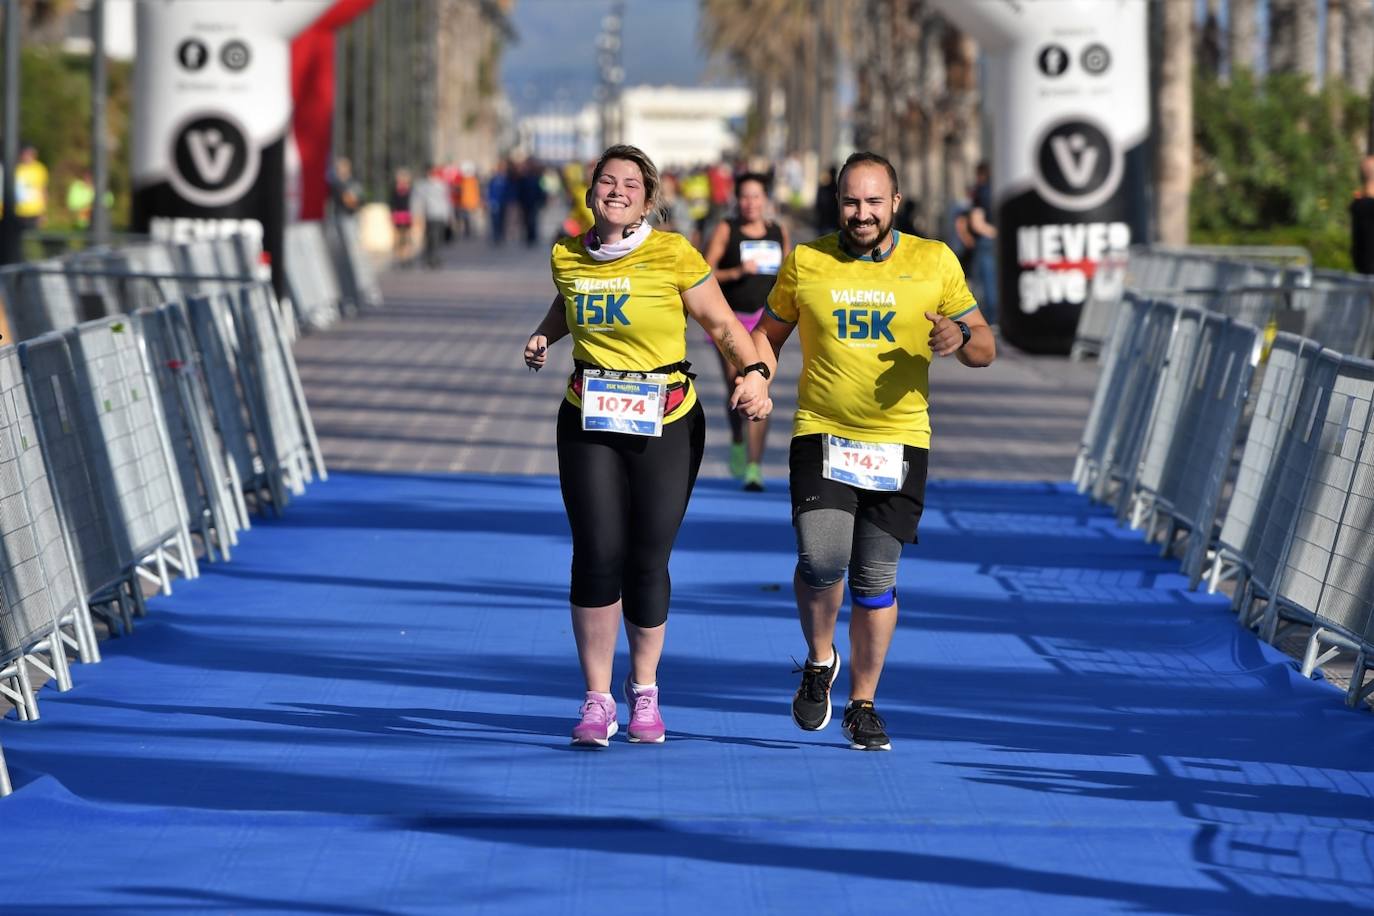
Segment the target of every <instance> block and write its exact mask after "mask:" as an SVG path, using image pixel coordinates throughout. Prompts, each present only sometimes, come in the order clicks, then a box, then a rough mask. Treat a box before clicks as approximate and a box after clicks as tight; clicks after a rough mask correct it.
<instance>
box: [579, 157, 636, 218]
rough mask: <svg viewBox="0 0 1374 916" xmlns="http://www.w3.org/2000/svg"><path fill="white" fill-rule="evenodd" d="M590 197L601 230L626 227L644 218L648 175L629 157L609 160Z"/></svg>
mask: <svg viewBox="0 0 1374 916" xmlns="http://www.w3.org/2000/svg"><path fill="white" fill-rule="evenodd" d="M587 196H588V197H589V198H590V199H589V200H588V201H587V206H589V207H591V210H592V215H593V216H595V217H596V224H597V227H598V229H624V228H625V227H627V226H632V225H634V224H635V223H638V222H640V221H641V220H643V219H644V209H645V205H644V174H643V173H642V172H641V171H640V170H639V166H638V165H636V164H635V163H633V162H630V161H629V160H628V159H608V160H606V163H605V165H603V166H602V167H601V174H600V175H598V176H597V177H596V181H595V182H593V184H592V186H591V188H590V189H588V191H587ZM603 237H605V234H604V233H603Z"/></svg>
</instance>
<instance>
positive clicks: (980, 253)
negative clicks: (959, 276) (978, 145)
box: [968, 162, 997, 328]
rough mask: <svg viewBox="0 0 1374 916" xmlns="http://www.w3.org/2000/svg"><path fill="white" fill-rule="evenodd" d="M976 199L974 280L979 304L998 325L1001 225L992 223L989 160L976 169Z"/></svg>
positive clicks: (971, 224)
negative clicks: (998, 229)
mask: <svg viewBox="0 0 1374 916" xmlns="http://www.w3.org/2000/svg"><path fill="white" fill-rule="evenodd" d="M974 181H975V184H974V186H973V202H972V206H971V207H970V209H969V214H968V225H969V229H970V230H971V231H972V233H973V283H974V286H975V287H976V289H977V295H978V306H979V308H980V309H981V310H982V313H983V318H984V319H986V320H987V323H988V325H989V326H991V327H994V328H995V327H997V227H996V226H994V225H993V224H992V182H991V180H990V176H989V173H988V164H987V163H986V162H980V163H978V168H977V170H976V171H975V172H974Z"/></svg>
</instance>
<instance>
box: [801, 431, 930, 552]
mask: <svg viewBox="0 0 1374 916" xmlns="http://www.w3.org/2000/svg"><path fill="white" fill-rule="evenodd" d="M824 451H825V436H824V435H822V434H820V433H815V434H813V435H809V436H797V437H796V438H795V439H793V440H792V450H791V455H790V456H789V458H788V466H789V468H790V483H791V490H792V523H793V524H794V525H795V524H796V521H797V516H798V515H800V514H801V513H803V512H806V511H807V510H809V509H843V510H844V511H845V512H848V513H849V514H850V515H853V516H854V517H855V518H856V519H857V518H862V519H865V520H867V521H869V522H871V523H872V524H874V525H876V526H877V527H878V528H881V529H882V530H883V531H886V532H887V533H888V534H890V535H892V536H893V537H895V538H897V539H898V540H899V541H903V542H910V543H912V544H914V543H916V529H917V527H918V526H919V525H920V524H921V512H922V511H923V510H924V509H925V501H926V474H927V472H928V471H929V466H930V452H929V451H928V450H926V449H923V448H917V447H916V446H914V445H906V446H903V447H902V457H903V459H904V460H905V461H906V464H907V474H906V479H905V480H904V481H903V482H902V488H901V489H900V490H893V491H880V490H862V489H859V488H858V487H852V486H850V485H849V484H847V483H840V482H839V481H836V480H828V479H827V478H825V477H824V476H823V467H824V458H825V454H824Z"/></svg>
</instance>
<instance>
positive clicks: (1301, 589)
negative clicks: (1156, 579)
mask: <svg viewBox="0 0 1374 916" xmlns="http://www.w3.org/2000/svg"><path fill="white" fill-rule="evenodd" d="M1358 292H1359V295H1360V296H1363V295H1364V291H1363V290H1359V291H1358ZM1246 294H1248V293H1246ZM1231 298H1232V300H1233V301H1232V302H1231V303H1230V304H1231V305H1234V304H1235V303H1234V299H1235V298H1237V297H1236V296H1233V297H1231ZM1355 301H1357V300H1356V299H1354V298H1349V299H1345V300H1344V301H1342V298H1341V297H1339V296H1337V297H1332V298H1330V299H1329V300H1328V301H1327V302H1325V303H1324V305H1329V306H1331V308H1330V309H1329V311H1328V312H1327V313H1326V314H1324V315H1323V314H1322V313H1321V312H1320V311H1319V310H1318V309H1298V311H1302V312H1306V313H1307V315H1306V317H1308V318H1317V319H1320V321H1322V322H1325V323H1326V326H1327V327H1329V328H1346V329H1349V328H1351V327H1353V326H1354V325H1355V324H1356V322H1354V321H1353V320H1351V319H1348V317H1347V316H1349V315H1351V314H1358V313H1360V311H1361V309H1360V308H1358V307H1356V306H1352V305H1350V304H1349V303H1351V302H1355ZM1358 323H1359V325H1360V327H1363V316H1361V320H1360V322H1358ZM1309 326H1313V325H1309ZM1332 333H1336V332H1332ZM1359 340H1360V338H1358V337H1355V336H1351V337H1350V338H1349V342H1351V343H1353V344H1358V342H1359ZM1256 379H1257V381H1256ZM1252 393H1253V397H1251V395H1252ZM1247 408H1248V409H1249V411H1248V413H1247ZM1371 432H1374V362H1371V361H1369V360H1365V359H1362V358H1360V357H1358V356H1343V355H1342V354H1340V353H1338V352H1336V351H1334V350H1331V349H1324V348H1322V347H1321V345H1320V344H1319V343H1318V342H1316V341H1313V340H1310V339H1308V338H1304V337H1299V336H1297V335H1294V334H1290V333H1286V332H1279V333H1277V334H1275V335H1274V337H1273V339H1272V343H1271V345H1270V346H1269V347H1268V348H1267V351H1266V348H1265V346H1264V335H1263V334H1262V333H1261V330H1260V328H1259V327H1256V326H1255V325H1253V324H1249V323H1247V322H1242V321H1237V320H1235V319H1233V318H1230V317H1228V316H1226V315H1224V314H1222V313H1221V312H1217V311H1214V312H1208V313H1202V312H1199V311H1198V310H1196V309H1192V308H1189V307H1179V306H1176V305H1175V304H1173V303H1170V302H1161V301H1155V302H1146V301H1145V300H1143V299H1142V298H1140V297H1139V296H1136V295H1128V296H1127V297H1126V299H1125V303H1124V308H1123V309H1122V311H1121V313H1120V316H1119V320H1118V322H1117V324H1116V326H1115V328H1114V329H1113V331H1112V334H1111V336H1110V337H1109V339H1108V343H1107V346H1106V348H1104V350H1103V373H1102V376H1101V378H1100V379H1099V383H1098V389H1097V392H1096V396H1095V398H1094V402H1093V408H1092V410H1091V412H1090V413H1089V416H1088V422H1087V425H1086V428H1085V431H1084V436H1083V440H1082V443H1081V445H1080V452H1079V462H1078V466H1077V467H1076V468H1075V481H1076V483H1077V484H1078V487H1079V489H1080V491H1081V492H1084V491H1091V493H1092V494H1093V497H1094V498H1095V499H1097V500H1098V501H1101V502H1107V503H1109V504H1113V505H1114V506H1115V508H1116V510H1117V514H1118V518H1119V519H1121V520H1122V521H1123V522H1124V521H1125V520H1127V519H1129V520H1130V521H1131V522H1132V524H1134V525H1139V526H1144V527H1145V529H1146V532H1147V538H1148V539H1150V540H1153V539H1154V538H1155V533H1156V529H1157V528H1158V529H1159V533H1160V534H1161V541H1162V545H1163V550H1162V553H1163V554H1164V555H1169V554H1171V553H1174V552H1175V551H1177V550H1178V549H1179V548H1180V547H1181V548H1182V551H1181V552H1182V563H1183V570H1184V572H1185V573H1186V574H1187V575H1188V577H1189V579H1190V582H1191V583H1192V585H1193V586H1194V587H1196V586H1197V585H1198V584H1199V583H1200V581H1201V579H1202V578H1203V577H1204V573H1205V576H1206V578H1207V580H1208V584H1209V588H1211V589H1212V590H1215V589H1216V588H1217V587H1218V585H1219V584H1221V583H1222V582H1226V581H1232V582H1234V586H1235V592H1234V597H1233V604H1234V607H1235V608H1236V611H1237V614H1238V617H1239V619H1240V621H1241V622H1242V623H1244V624H1246V625H1247V626H1252V627H1256V628H1258V629H1259V631H1260V635H1261V636H1262V637H1263V638H1265V639H1267V640H1270V641H1277V640H1278V639H1279V638H1281V637H1282V636H1283V635H1285V634H1286V633H1288V632H1290V631H1291V629H1292V628H1293V627H1294V626H1298V625H1305V626H1307V627H1309V628H1310V630H1309V634H1308V637H1307V647H1306V652H1305V659H1304V671H1305V672H1306V673H1308V674H1310V673H1311V672H1312V670H1314V669H1315V667H1316V666H1318V665H1321V664H1324V663H1326V662H1328V661H1330V660H1331V659H1332V658H1334V657H1335V656H1336V655H1338V654H1340V653H1342V652H1353V653H1355V659H1356V662H1355V672H1354V677H1353V678H1352V680H1351V683H1350V688H1349V691H1348V694H1347V702H1348V703H1349V704H1350V705H1352V706H1353V705H1356V704H1358V703H1360V702H1361V701H1362V700H1363V699H1365V698H1366V697H1368V696H1369V695H1370V694H1371V693H1374V683H1371V684H1368V685H1366V684H1365V683H1364V680H1365V677H1366V672H1367V670H1368V669H1369V667H1370V665H1369V658H1370V655H1371V653H1374V642H1371V636H1374V437H1371V435H1370V434H1371ZM1180 534H1182V535H1184V536H1185V537H1183V538H1182V539H1180V537H1179V535H1180Z"/></svg>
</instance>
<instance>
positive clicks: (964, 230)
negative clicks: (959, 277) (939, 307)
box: [942, 188, 977, 276]
mask: <svg viewBox="0 0 1374 916" xmlns="http://www.w3.org/2000/svg"><path fill="white" fill-rule="evenodd" d="M972 195H973V189H972V188H970V189H969V196H970V198H972ZM971 209H972V207H971V205H970V202H969V201H968V200H959V199H957V198H956V199H954V200H952V201H950V203H949V210H947V211H946V212H945V226H944V231H943V233H942V234H943V235H944V238H943V239H942V241H944V242H945V244H947V245H949V248H950V250H951V251H953V252H954V255H955V257H957V258H958V259H959V266H960V267H962V268H963V269H964V276H968V273H969V271H970V270H971V269H972V268H973V246H974V243H975V242H976V241H977V240H976V239H975V238H974V237H973V230H972V229H970V228H969V224H968V216H969V211H970V210H971Z"/></svg>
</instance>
